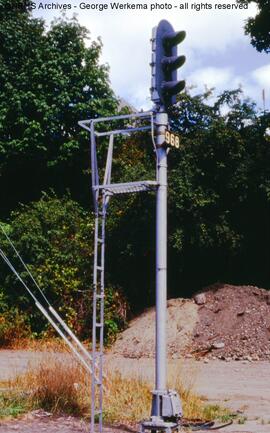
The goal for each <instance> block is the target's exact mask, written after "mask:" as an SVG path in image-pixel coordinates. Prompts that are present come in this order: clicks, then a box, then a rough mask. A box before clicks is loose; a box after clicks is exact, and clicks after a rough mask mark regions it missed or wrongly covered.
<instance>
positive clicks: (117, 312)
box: [0, 194, 126, 338]
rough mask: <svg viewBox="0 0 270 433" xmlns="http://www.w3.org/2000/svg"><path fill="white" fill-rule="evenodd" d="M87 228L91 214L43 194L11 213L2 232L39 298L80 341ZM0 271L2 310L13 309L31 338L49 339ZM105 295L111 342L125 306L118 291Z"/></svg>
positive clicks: (85, 328)
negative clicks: (5, 232)
mask: <svg viewBox="0 0 270 433" xmlns="http://www.w3.org/2000/svg"><path fill="white" fill-rule="evenodd" d="M93 228H94V221H93V216H92V214H90V213H88V212H86V211H84V210H83V209H82V208H81V207H80V206H79V205H78V204H77V203H76V202H74V201H73V200H71V199H70V197H69V196H66V197H64V198H62V199H59V198H57V197H56V196H55V195H53V194H51V196H48V195H46V194H44V195H43V198H42V199H41V200H40V201H38V202H34V203H32V204H31V205H27V206H21V207H20V209H19V210H18V211H16V212H13V213H12V217H11V221H10V224H9V226H8V233H9V236H10V238H11V239H12V240H13V242H14V244H15V245H16V248H17V249H18V251H19V252H20V253H21V255H22V257H23V258H24V260H25V261H26V263H27V265H28V267H29V269H30V270H31V272H32V274H33V276H34V278H35V280H36V281H37V283H38V285H39V286H40V287H41V288H42V291H43V293H44V295H45V297H46V298H48V299H49V301H50V302H51V303H52V305H53V306H54V307H55V308H56V309H57V310H58V311H59V313H60V315H61V316H62V317H63V319H64V320H65V321H66V322H67V324H68V325H69V326H70V327H71V328H72V329H74V330H75V331H76V332H77V333H78V335H79V336H81V337H82V338H87V337H89V333H90V330H91V318H92V261H93ZM0 240H1V244H4V245H5V248H4V249H5V251H6V252H8V256H9V257H12V262H14V263H16V266H18V269H20V271H21V275H22V276H23V277H24V279H25V281H27V283H28V285H29V287H31V288H32V289H33V291H34V294H35V296H36V297H37V298H38V299H41V300H42V301H43V302H44V299H42V297H41V296H40V294H39V292H38V290H37V289H36V288H35V286H34V284H33V282H32V281H31V279H30V277H29V276H28V275H27V273H26V271H25V270H24V269H23V267H22V265H21V264H20V263H19V262H18V258H16V255H15V253H14V251H13V250H12V248H11V246H10V245H8V243H7V241H6V240H5V239H4V238H3V235H2V236H1V239H0ZM0 266H1V274H3V275H4V279H3V286H2V287H3V296H2V297H3V300H2V303H5V306H6V310H7V311H8V310H12V308H13V306H14V305H17V306H19V307H20V308H21V309H23V310H24V311H26V313H27V317H28V318H29V322H30V324H31V329H32V331H33V332H37V333H38V334H42V335H44V336H51V334H52V329H51V328H50V327H48V326H47V323H46V322H45V321H44V319H43V317H41V315H40V313H39V311H38V310H36V307H34V306H33V305H32V302H29V301H30V299H29V296H28V295H27V293H26V292H25V290H24V288H23V287H22V285H21V284H20V282H18V280H17V279H16V277H15V276H14V275H11V274H10V272H9V271H8V268H7V267H6V266H5V265H4V264H3V263H1V264H0ZM16 266H15V267H16ZM108 295H109V296H108V297H107V298H106V304H107V306H106V317H105V323H106V329H107V331H108V332H107V334H108V337H110V338H112V335H113V334H114V333H116V332H118V331H119V330H120V329H121V328H122V327H123V325H124V322H125V314H126V313H125V312H126V303H125V301H124V297H123V296H122V295H121V294H120V291H119V289H118V290H114V289H113V288H112V287H110V288H109V289H108ZM0 301H1V299H0Z"/></svg>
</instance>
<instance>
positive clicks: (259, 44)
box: [240, 0, 270, 53]
mask: <svg viewBox="0 0 270 433" xmlns="http://www.w3.org/2000/svg"><path fill="white" fill-rule="evenodd" d="M240 2H243V3H255V4H256V6H257V8H258V12H257V14H256V15H255V17H252V18H249V19H248V20H247V22H246V24H245V32H246V34H247V35H249V36H250V37H251V44H252V45H253V46H254V47H255V48H256V50H258V51H265V52H266V53H269V52H270V1H269V0H244V1H243V0H240Z"/></svg>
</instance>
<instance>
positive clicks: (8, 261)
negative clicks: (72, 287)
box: [0, 224, 106, 378]
mask: <svg viewBox="0 0 270 433" xmlns="http://www.w3.org/2000/svg"><path fill="white" fill-rule="evenodd" d="M0 228H1V230H2V232H3V234H4V236H5V237H6V239H7V241H8V242H9V244H10V245H11V247H12V248H13V250H14V252H15V253H16V255H17V257H18V258H19V260H20V262H21V263H22V265H23V267H24V269H25V270H26V271H27V273H28V275H29V276H30V278H31V280H32V281H33V283H34V284H35V286H36V287H37V289H38V291H39V292H40V294H41V295H42V297H43V299H44V300H45V302H46V303H47V305H48V308H49V310H50V312H51V313H52V315H53V316H54V317H55V319H56V320H57V321H58V323H59V324H60V325H61V326H62V327H63V328H64V330H65V331H66V332H67V333H68V335H69V336H70V337H71V339H72V340H73V342H74V343H75V344H77V346H78V347H79V349H80V350H81V351H82V352H83V354H84V355H85V356H86V357H87V358H88V360H89V361H90V363H92V362H93V358H92V356H91V355H90V353H89V352H88V351H87V350H86V348H85V347H84V346H83V344H82V343H81V342H80V340H79V339H78V338H77V337H76V335H75V334H74V333H73V332H72V330H71V329H70V328H69V326H67V324H66V323H65V322H64V320H63V319H62V318H61V317H60V316H59V314H58V313H57V312H56V311H55V309H54V308H53V307H52V305H51V304H50V302H49V300H48V298H47V297H46V296H45V294H44V292H43V291H42V289H41V288H40V286H39V285H38V283H37V281H36V279H35V278H34V276H33V274H32V273H31V271H30V269H29V267H28V266H27V265H26V263H25V262H24V260H23V258H22V256H21V255H20V253H19V251H18V250H17V249H16V247H15V245H14V243H13V242H12V240H11V238H10V237H9V236H8V234H7V233H6V231H5V230H4V228H3V226H2V225H1V224H0ZM0 255H1V257H2V258H3V260H4V261H5V262H6V264H7V265H8V266H9V268H10V269H11V270H12V272H13V273H14V274H15V275H16V277H17V278H18V280H19V281H20V282H21V284H22V285H23V286H24V288H25V289H26V290H27V291H28V293H29V294H30V296H31V297H32V299H33V300H34V302H35V304H36V306H37V307H38V308H39V310H40V311H41V312H42V313H43V315H44V316H45V317H46V318H47V320H48V321H49V322H50V323H51V325H52V326H53V327H54V329H55V330H56V331H57V332H58V334H59V335H60V336H61V337H62V338H63V339H64V341H65V342H66V343H67V344H68V346H69V347H70V348H71V343H70V341H69V340H68V339H67V337H66V336H65V335H63V333H62V331H61V330H60V328H59V327H58V326H57V325H56V323H55V322H52V319H51V317H50V316H49V315H48V312H47V311H46V310H45V309H44V307H43V306H42V305H41V304H40V302H39V301H38V299H37V298H36V296H35V295H34V294H33V292H32V291H31V290H30V289H29V287H28V286H27V285H26V284H25V282H24V281H23V279H22V278H21V276H20V274H19V273H18V272H17V270H16V269H15V268H14V266H13V265H12V263H11V262H10V260H9V259H8V258H7V256H6V255H5V253H4V251H3V250H2V249H1V248H0ZM71 349H72V351H74V347H72V348H71ZM75 350H76V352H77V349H75ZM78 355H80V354H79V353H78V354H77V356H78ZM79 359H80V360H81V362H82V363H83V364H84V363H85V361H84V360H82V359H81V356H79ZM87 365H88V364H87ZM88 367H89V366H88ZM88 367H87V369H88V370H89V371H90V373H92V369H91V368H90V367H89V368H88ZM104 377H105V378H106V375H104Z"/></svg>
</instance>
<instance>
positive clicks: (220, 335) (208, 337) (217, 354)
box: [189, 284, 270, 361]
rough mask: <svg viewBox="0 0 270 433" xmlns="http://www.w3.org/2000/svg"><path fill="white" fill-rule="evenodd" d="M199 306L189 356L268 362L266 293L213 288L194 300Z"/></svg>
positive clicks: (268, 301) (269, 304)
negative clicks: (190, 354)
mask: <svg viewBox="0 0 270 433" xmlns="http://www.w3.org/2000/svg"><path fill="white" fill-rule="evenodd" d="M194 300H195V302H196V303H197V305H198V306H199V311H198V316H199V318H198V321H197V324H196V327H195V329H194V334H193V341H192V342H191V345H190V346H189V352H190V353H192V354H193V355H195V356H197V357H202V356H205V357H207V358H212V359H215V358H219V359H225V360H227V361H229V360H230V359H234V360H247V361H252V360H259V359H263V360H267V359H270V293H269V292H268V291H267V290H264V289H259V288H258V287H253V286H231V285H227V284H225V285H221V284H216V285H214V286H210V287H208V288H207V289H204V291H203V292H202V293H200V294H198V295H196V296H195V297H194Z"/></svg>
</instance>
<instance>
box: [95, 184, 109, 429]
mask: <svg viewBox="0 0 270 433" xmlns="http://www.w3.org/2000/svg"><path fill="white" fill-rule="evenodd" d="M106 201H107V196H106V193H105V191H104V192H102V200H101V204H100V206H99V208H98V211H97V212H96V217H95V240H94V271H93V327H92V359H93V367H92V368H93V374H92V387H91V432H94V427H95V421H96V419H97V418H98V424H99V432H101V431H102V406H103V344H104V343H103V337H104V269H105V223H106V208H107V203H106Z"/></svg>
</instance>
